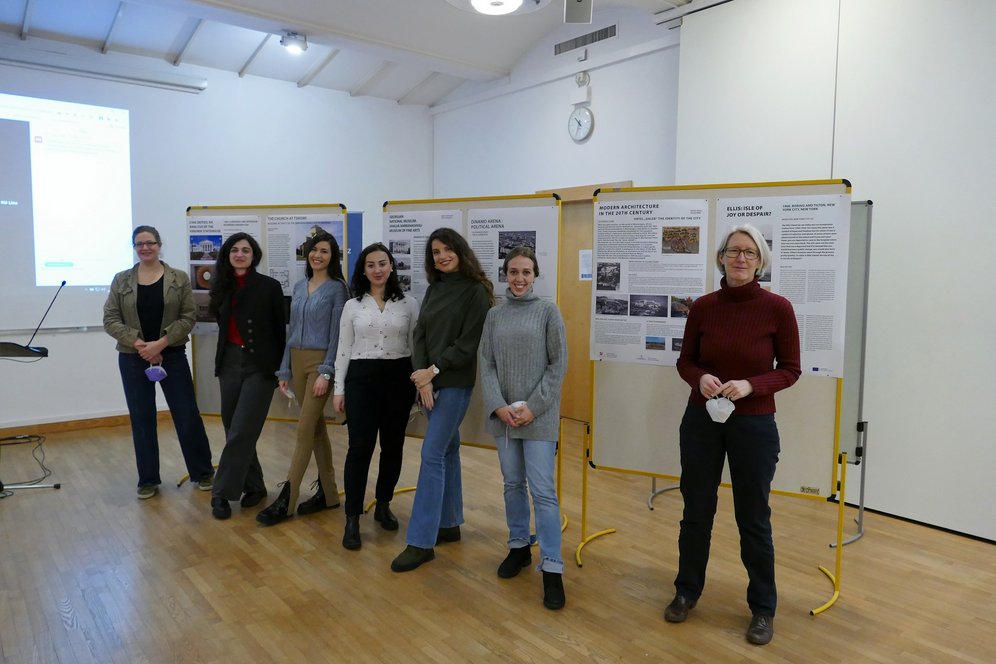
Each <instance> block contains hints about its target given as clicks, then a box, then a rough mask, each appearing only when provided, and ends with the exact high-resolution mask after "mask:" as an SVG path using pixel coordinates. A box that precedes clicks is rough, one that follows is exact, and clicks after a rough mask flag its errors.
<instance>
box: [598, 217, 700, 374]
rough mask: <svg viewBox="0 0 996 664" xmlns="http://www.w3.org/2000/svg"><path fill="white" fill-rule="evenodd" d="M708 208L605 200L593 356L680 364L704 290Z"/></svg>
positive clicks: (599, 254) (644, 362)
mask: <svg viewBox="0 0 996 664" xmlns="http://www.w3.org/2000/svg"><path fill="white" fill-rule="evenodd" d="M708 210H709V205H708V202H707V201H706V200H705V199H655V200H628V201H621V200H601V201H598V203H597V205H596V207H595V248H594V262H595V268H594V269H595V273H594V276H595V288H594V289H593V291H592V293H593V297H592V305H591V306H592V314H591V359H593V360H610V361H615V362H635V363H640V364H657V365H663V366H673V365H674V364H675V363H676V361H677V359H678V354H679V353H680V352H681V340H682V338H683V337H684V333H685V320H686V319H687V318H688V309H689V307H690V306H691V304H692V302H693V301H694V300H695V298H697V297H699V296H701V295H702V294H703V293H704V292H705V287H706V274H707V263H708V259H709V258H710V256H711V255H712V251H711V250H710V249H709V242H708V238H707V215H708Z"/></svg>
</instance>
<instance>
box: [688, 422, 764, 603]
mask: <svg viewBox="0 0 996 664" xmlns="http://www.w3.org/2000/svg"><path fill="white" fill-rule="evenodd" d="M680 446H681V496H682V498H683V499H684V501H685V509H684V514H683V516H682V519H681V532H680V534H679V536H678V555H679V558H678V576H677V578H675V580H674V586H675V589H676V590H677V593H678V594H679V595H683V596H684V597H687V598H689V599H692V600H698V598H699V595H701V594H702V589H703V588H704V587H705V576H706V566H707V565H708V563H709V544H710V540H711V539H712V524H713V519H714V517H715V516H716V503H717V497H718V491H719V483H720V479H721V478H722V474H723V462H724V459H729V462H730V479H731V482H732V484H733V504H734V513H735V515H736V519H737V528H738V529H739V530H740V560H741V561H743V564H744V567H745V568H746V569H747V576H748V578H749V583H748V585H747V605H748V606H749V607H750V610H751V613H753V614H760V615H765V616H774V615H775V608H776V605H777V592H776V590H775V547H774V544H773V542H772V539H771V508H769V507H768V495H769V493H770V491H771V480H772V479H773V478H774V476H775V465H776V464H777V463H778V453H779V451H780V447H779V441H778V428H777V426H775V416H774V415H740V416H738V415H736V413H734V414H733V415H732V416H731V417H730V419H728V420H727V421H726V422H725V423H724V424H718V423H716V422H713V421H712V418H710V417H709V413H708V412H707V411H706V409H705V407H703V406H697V405H694V404H688V407H687V408H686V409H685V415H684V417H683V418H682V420H681V429H680Z"/></svg>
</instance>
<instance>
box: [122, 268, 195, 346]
mask: <svg viewBox="0 0 996 664" xmlns="http://www.w3.org/2000/svg"><path fill="white" fill-rule="evenodd" d="M163 268H164V269H165V272H164V274H163V322H162V325H160V338H162V335H166V339H167V340H168V341H169V345H170V346H184V345H186V343H187V341H188V340H189V336H188V335H189V334H190V330H191V329H192V328H193V327H194V323H195V322H196V317H195V315H194V311H195V309H194V293H193V291H192V290H191V289H190V277H188V276H187V273H186V272H184V271H183V270H177V269H175V268H172V267H170V266H169V265H167V264H166V263H163ZM137 284H138V264H135V266H134V267H133V268H131V269H130V270H124V271H122V272H118V273H117V274H116V275H114V281H113V282H112V283H111V292H110V293H108V295H107V302H105V303H104V331H105V332H107V333H108V334H109V335H111V336H112V337H114V338H115V339H117V340H118V345H117V349H118V351H120V352H122V353H137V352H138V351H137V350H135V341H136V340H137V339H141V338H142V324H141V323H140V322H139V320H138V286H137ZM143 341H156V339H143Z"/></svg>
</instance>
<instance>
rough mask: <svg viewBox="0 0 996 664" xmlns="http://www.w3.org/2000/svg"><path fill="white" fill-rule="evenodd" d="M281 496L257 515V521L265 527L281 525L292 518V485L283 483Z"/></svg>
mask: <svg viewBox="0 0 996 664" xmlns="http://www.w3.org/2000/svg"><path fill="white" fill-rule="evenodd" d="M282 484H283V488H282V489H280V495H279V496H277V499H276V500H274V501H273V502H272V503H270V506H269V507H267V508H266V509H264V510H262V511H260V513H259V514H257V515H256V520H257V521H259V522H260V523H261V524H263V525H264V526H272V525H275V524H278V523H280V522H281V521H283V520H284V519H286V518H287V517H289V516H290V484H288V483H287V482H283V483H282Z"/></svg>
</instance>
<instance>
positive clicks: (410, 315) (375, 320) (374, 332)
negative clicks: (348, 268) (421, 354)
mask: <svg viewBox="0 0 996 664" xmlns="http://www.w3.org/2000/svg"><path fill="white" fill-rule="evenodd" d="M417 321H418V301H417V300H416V299H415V298H414V297H412V296H411V295H405V297H404V299H402V300H388V301H387V302H385V303H384V310H383V311H381V310H380V307H378V306H377V301H376V300H374V298H373V296H372V295H370V293H366V294H365V295H364V296H363V299H362V300H357V299H356V298H355V297H354V298H350V299H349V301H348V302H346V306H345V308H343V310H342V318H340V319H339V350H338V352H337V353H336V356H335V385H334V387H333V390H332V393H333V394H345V393H346V372H347V371H348V369H349V361H350V360H396V359H398V358H401V357H410V356H411V354H412V334H413V332H414V331H415V323H416V322H417Z"/></svg>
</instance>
